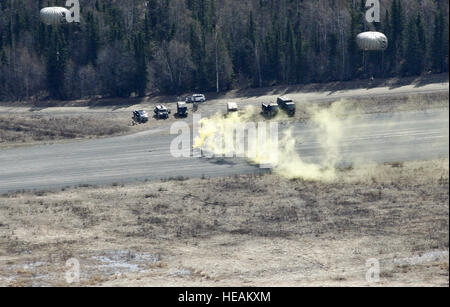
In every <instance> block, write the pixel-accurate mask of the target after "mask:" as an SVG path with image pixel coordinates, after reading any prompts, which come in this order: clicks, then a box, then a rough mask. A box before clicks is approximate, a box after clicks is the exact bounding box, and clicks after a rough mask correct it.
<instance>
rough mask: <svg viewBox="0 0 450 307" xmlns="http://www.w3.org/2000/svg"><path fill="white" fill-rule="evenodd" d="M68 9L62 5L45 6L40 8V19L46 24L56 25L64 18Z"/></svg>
mask: <svg viewBox="0 0 450 307" xmlns="http://www.w3.org/2000/svg"><path fill="white" fill-rule="evenodd" d="M67 15H70V11H69V10H68V9H66V8H64V7H46V8H43V9H42V10H41V20H42V22H43V23H45V24H46V25H58V24H61V23H63V22H64V21H65V20H66V16H67Z"/></svg>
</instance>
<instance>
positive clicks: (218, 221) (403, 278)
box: [0, 160, 449, 286]
mask: <svg viewBox="0 0 450 307" xmlns="http://www.w3.org/2000/svg"><path fill="white" fill-rule="evenodd" d="M367 173H370V174H371V176H367ZM341 176H342V177H341V180H339V181H337V182H334V183H327V184H325V183H321V182H308V181H302V180H293V181H291V180H286V179H282V178H279V177H276V176H274V175H248V176H235V177H226V178H214V179H186V178H184V180H183V181H179V180H174V181H167V180H166V181H160V182H151V183H143V184H138V185H133V186H131V185H129V186H124V187H121V186H110V187H102V188H93V187H85V188H69V189H65V190H64V191H45V192H44V193H42V192H39V193H34V192H23V193H12V194H7V195H3V196H1V197H0V285H16V286H17V285H31V284H36V283H38V284H39V285H55V284H64V263H65V261H66V260H67V259H69V258H72V257H75V258H77V259H80V262H81V263H82V274H84V275H82V281H81V283H82V285H157V286H160V285H224V286H226V285H254V286H279V285H367V283H366V281H365V277H364V276H365V261H366V259H369V258H378V259H380V261H381V263H382V269H383V271H382V274H381V279H382V283H381V285H434V286H441V285H447V286H448V257H447V258H446V259H443V260H442V259H441V260H439V261H438V262H436V263H434V264H430V265H429V266H426V265H427V264H423V265H422V264H420V265H417V266H412V267H409V268H407V269H401V268H398V267H396V266H395V265H393V264H392V263H391V262H392V260H393V259H395V258H397V257H398V258H405V257H411V256H413V255H421V254H422V253H427V252H429V251H448V248H449V240H448V236H449V232H448V229H449V228H448V227H449V215H448V210H449V207H448V205H449V168H448V160H439V161H431V162H409V163H404V164H395V163H394V164H388V165H377V166H374V167H373V168H370V167H368V168H366V169H365V170H364V171H362V170H361V169H353V170H343V171H342V173H341ZM122 251H124V252H122ZM125 251H126V252H125ZM142 255H147V256H148V255H155V256H151V258H145V257H144V256H142ZM99 256H100V257H107V258H108V259H109V260H104V259H103V260H99V259H98V258H95V257H99ZM49 259H51V260H49ZM142 259H144V260H142ZM149 259H150V260H149ZM151 259H153V260H151ZM39 262H42V263H43V264H42V265H41V266H37V265H36V266H30V267H27V269H26V270H24V271H23V272H24V273H25V272H26V273H27V274H22V273H20V272H22V271H20V270H18V268H21V267H22V266H24V265H27V264H28V265H30V264H33V263H34V264H36V263H39ZM131 264H132V265H136V267H133V268H134V269H130V268H129V267H128V266H129V265H131ZM121 265H122V266H121ZM61 267H62V268H63V269H62V272H61V270H60V269H58V270H56V269H54V270H51V269H50V268H61ZM124 267H125V269H124ZM127 268H128V269H127ZM28 272H30V274H32V275H28ZM49 272H53V273H49ZM117 272H122V273H123V274H122V275H116V274H115V273H117ZM445 273H447V274H445Z"/></svg>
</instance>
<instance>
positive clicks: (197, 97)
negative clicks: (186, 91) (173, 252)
mask: <svg viewBox="0 0 450 307" xmlns="http://www.w3.org/2000/svg"><path fill="white" fill-rule="evenodd" d="M205 101H206V97H205V95H203V94H194V95H192V96H189V97H187V98H186V102H187V103H203V102H205Z"/></svg>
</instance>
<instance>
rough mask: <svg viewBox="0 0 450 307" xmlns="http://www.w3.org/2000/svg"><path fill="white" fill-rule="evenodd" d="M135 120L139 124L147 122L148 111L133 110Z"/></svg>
mask: <svg viewBox="0 0 450 307" xmlns="http://www.w3.org/2000/svg"><path fill="white" fill-rule="evenodd" d="M133 121H134V122H135V123H137V124H145V123H146V122H148V113H147V112H145V111H143V110H136V111H133Z"/></svg>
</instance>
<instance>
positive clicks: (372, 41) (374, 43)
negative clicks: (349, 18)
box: [356, 31, 388, 51]
mask: <svg viewBox="0 0 450 307" xmlns="http://www.w3.org/2000/svg"><path fill="white" fill-rule="evenodd" d="M356 43H357V44H358V46H359V48H361V49H362V50H364V51H384V50H386V49H387V47H388V39H387V37H386V35H384V34H383V33H380V32H374V31H370V32H363V33H360V34H358V36H357V37H356Z"/></svg>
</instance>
